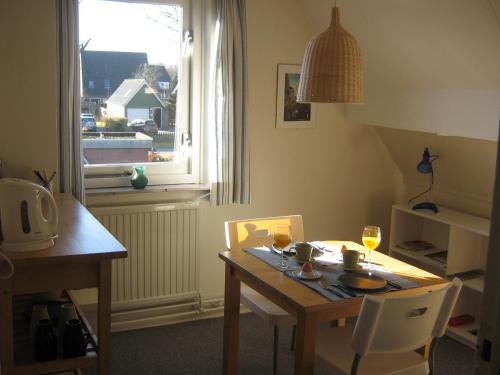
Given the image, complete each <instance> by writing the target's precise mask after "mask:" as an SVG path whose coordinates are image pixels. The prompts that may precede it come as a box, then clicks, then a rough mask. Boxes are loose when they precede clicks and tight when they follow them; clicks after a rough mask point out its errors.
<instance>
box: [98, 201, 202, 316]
mask: <svg viewBox="0 0 500 375" xmlns="http://www.w3.org/2000/svg"><path fill="white" fill-rule="evenodd" d="M90 211H91V212H92V213H93V214H94V215H95V216H96V218H97V219H98V220H99V221H100V222H101V223H102V224H103V225H104V226H105V227H106V228H107V229H108V230H109V231H110V232H111V233H112V234H113V235H114V236H115V237H116V238H117V239H118V240H119V241H120V242H121V243H122V244H123V245H124V246H125V247H126V248H127V250H128V258H126V259H116V260H113V271H112V306H113V310H114V311H117V310H118V311H119V310H120V309H123V310H127V309H139V308H143V307H154V306H159V305H166V304H168V303H172V302H177V303H178V302H179V301H189V300H191V301H193V299H194V298H198V297H199V288H198V246H197V245H198V243H197V242H198V241H197V238H198V204H197V203H191V202H182V203H172V204H150V205H138V206H120V207H99V208H91V209H90Z"/></svg>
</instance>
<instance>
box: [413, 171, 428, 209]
mask: <svg viewBox="0 0 500 375" xmlns="http://www.w3.org/2000/svg"><path fill="white" fill-rule="evenodd" d="M432 185H434V171H432V172H431V183H430V185H429V187H428V188H427V189H426V190H425V191H424V192H422V193H420V194H417V195H415V196H414V197H413V198H411V199H410V200H408V204H410V203H411V202H413V201H414V200H415V199H417V198H420V197H421V196H422V195H425V194H427V193H428V192H430V191H431V190H432Z"/></svg>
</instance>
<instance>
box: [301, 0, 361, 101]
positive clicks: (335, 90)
mask: <svg viewBox="0 0 500 375" xmlns="http://www.w3.org/2000/svg"><path fill="white" fill-rule="evenodd" d="M363 100H364V95H363V59H362V55H361V49H360V48H359V45H358V42H357V41H356V39H355V38H354V37H353V36H352V35H351V34H349V32H347V30H346V29H344V28H343V27H342V25H341V24H340V10H339V8H337V6H335V7H334V8H333V10H332V21H331V24H330V27H329V28H328V29H326V30H325V31H323V32H322V33H321V34H318V35H316V36H315V37H314V38H312V39H311V40H310V41H309V44H308V46H307V49H306V52H305V55H304V62H303V64H302V72H301V75H300V84H299V90H298V95H297V101H299V102H312V103H363Z"/></svg>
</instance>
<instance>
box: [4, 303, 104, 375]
mask: <svg viewBox="0 0 500 375" xmlns="http://www.w3.org/2000/svg"><path fill="white" fill-rule="evenodd" d="M69 299H70V301H71V302H72V299H71V297H70V298H69ZM14 304H15V314H14V316H13V320H14V333H15V337H14V369H13V374H15V375H31V374H33V375H35V374H46V373H60V372H64V371H69V370H76V369H84V368H88V367H96V366H97V359H98V356H97V336H96V335H95V333H94V330H93V328H92V327H91V326H90V324H89V321H90V320H89V319H88V318H87V317H86V316H85V315H84V314H83V311H82V309H80V308H79V307H78V306H77V305H76V304H75V307H77V312H78V315H79V318H80V320H81V322H82V328H83V330H84V332H85V335H87V336H88V337H90V342H89V343H88V344H87V348H86V352H87V353H86V355H85V356H80V357H74V358H62V354H61V353H58V358H57V359H55V360H52V361H43V362H41V361H37V360H35V359H34V358H33V348H32V344H31V343H30V339H29V323H28V322H27V321H26V319H25V317H24V314H23V312H24V310H25V309H26V308H29V307H31V304H32V303H31V298H26V296H23V297H21V298H19V300H18V301H15V302H14Z"/></svg>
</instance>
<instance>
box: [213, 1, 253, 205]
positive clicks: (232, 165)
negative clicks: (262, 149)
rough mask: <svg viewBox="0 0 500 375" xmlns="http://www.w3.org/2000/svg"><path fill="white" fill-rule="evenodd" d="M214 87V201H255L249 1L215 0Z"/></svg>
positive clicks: (224, 202)
mask: <svg viewBox="0 0 500 375" xmlns="http://www.w3.org/2000/svg"><path fill="white" fill-rule="evenodd" d="M214 5H215V11H216V17H215V28H214V29H215V30H214V34H213V35H214V40H213V45H214V46H215V48H214V49H213V55H212V58H211V62H210V66H211V84H210V88H209V93H208V95H209V100H208V106H209V109H208V110H209V138H210V143H209V153H210V155H209V160H210V165H209V170H210V175H209V177H210V182H211V201H212V203H213V204H216V205H227V204H233V203H239V204H248V203H250V167H249V150H248V135H247V127H248V123H247V55H246V43H247V42H246V22H245V0H215V1H214Z"/></svg>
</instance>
